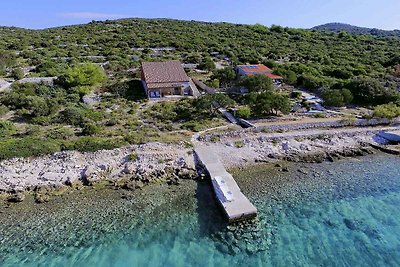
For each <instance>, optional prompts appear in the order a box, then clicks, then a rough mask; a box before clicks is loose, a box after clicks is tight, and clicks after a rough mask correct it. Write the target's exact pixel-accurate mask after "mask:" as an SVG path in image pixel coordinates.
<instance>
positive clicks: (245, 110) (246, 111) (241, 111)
mask: <svg viewBox="0 0 400 267" xmlns="http://www.w3.org/2000/svg"><path fill="white" fill-rule="evenodd" d="M250 115H251V110H250V108H249V107H248V106H242V107H240V108H238V109H237V110H236V116H237V117H239V118H244V119H246V118H248V117H250Z"/></svg>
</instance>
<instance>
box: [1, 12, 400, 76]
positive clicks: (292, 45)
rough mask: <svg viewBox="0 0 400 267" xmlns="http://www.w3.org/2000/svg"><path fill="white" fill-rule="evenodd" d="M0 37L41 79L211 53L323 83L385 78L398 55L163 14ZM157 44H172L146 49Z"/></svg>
mask: <svg viewBox="0 0 400 267" xmlns="http://www.w3.org/2000/svg"><path fill="white" fill-rule="evenodd" d="M0 35H1V36H2V37H3V38H1V41H0V50H6V51H14V52H15V53H17V54H18V56H17V58H18V62H19V64H20V65H25V66H39V68H37V70H36V73H37V74H38V75H44V76H58V74H59V72H60V70H61V69H62V66H61V65H63V64H64V65H68V64H69V62H71V61H73V62H82V61H94V62H96V63H101V62H103V63H105V62H106V63H107V64H106V65H107V66H106V67H107V70H108V71H110V72H114V73H118V72H120V71H122V70H127V69H129V68H132V67H135V66H136V67H137V66H139V64H140V61H142V60H154V59H156V58H159V59H162V58H164V59H165V58H174V59H179V60H181V61H184V62H187V63H200V62H201V61H202V60H204V59H206V58H209V57H210V56H211V55H213V56H214V57H215V58H214V60H219V59H218V58H223V57H224V56H227V57H229V59H231V61H232V62H233V63H234V64H235V63H256V62H262V61H266V60H269V61H275V62H278V63H279V64H280V67H282V68H283V69H287V70H288V69H290V70H292V71H294V72H296V74H297V75H302V74H307V75H308V76H313V77H317V78H324V80H332V79H336V78H339V79H342V78H348V77H352V76H358V75H367V76H371V77H384V76H386V75H387V74H388V69H387V67H390V66H392V65H396V63H397V58H396V56H397V55H400V49H399V45H398V44H399V40H400V39H397V38H395V39H393V38H381V37H375V36H370V37H368V36H342V35H340V34H334V35H332V34H329V33H325V32H312V31H308V30H302V29H291V28H283V27H280V26H273V27H271V28H267V27H265V26H262V25H236V24H229V23H204V22H195V21H178V20H168V19H124V20H115V21H105V22H92V23H89V24H86V25H76V26H68V27H59V28H51V29H45V30H35V31H33V30H24V29H18V28H0ZM157 47H173V48H174V49H173V50H169V51H154V50H150V49H149V48H157ZM335 70H336V72H337V70H340V71H339V72H345V74H343V73H342V74H343V75H337V73H336V72H335ZM389 72H390V71H389ZM0 74H1V62H0ZM320 82H323V81H318V83H320Z"/></svg>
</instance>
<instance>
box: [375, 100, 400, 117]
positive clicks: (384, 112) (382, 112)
mask: <svg viewBox="0 0 400 267" xmlns="http://www.w3.org/2000/svg"><path fill="white" fill-rule="evenodd" d="M373 116H374V117H376V118H386V119H394V118H396V117H399V116H400V107H399V106H397V105H396V104H394V103H389V104H385V105H380V106H376V107H375V108H374V112H373Z"/></svg>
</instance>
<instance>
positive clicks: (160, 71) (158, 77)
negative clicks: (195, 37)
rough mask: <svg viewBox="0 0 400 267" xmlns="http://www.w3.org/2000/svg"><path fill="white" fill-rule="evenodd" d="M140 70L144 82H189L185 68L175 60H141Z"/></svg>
mask: <svg viewBox="0 0 400 267" xmlns="http://www.w3.org/2000/svg"><path fill="white" fill-rule="evenodd" d="M142 71H143V75H144V80H145V81H146V83H147V84H148V85H149V84H152V83H179V82H189V77H188V76H187V74H186V72H185V70H184V69H183V67H182V65H181V63H180V62H179V61H177V60H170V61H165V62H143V63H142Z"/></svg>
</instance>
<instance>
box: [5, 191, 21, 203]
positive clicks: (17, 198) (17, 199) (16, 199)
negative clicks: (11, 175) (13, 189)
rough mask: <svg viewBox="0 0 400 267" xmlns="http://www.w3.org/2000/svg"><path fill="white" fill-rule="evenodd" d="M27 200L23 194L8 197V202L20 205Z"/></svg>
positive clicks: (18, 193)
mask: <svg viewBox="0 0 400 267" xmlns="http://www.w3.org/2000/svg"><path fill="white" fill-rule="evenodd" d="M24 200H25V195H24V194H23V193H22V192H17V193H14V194H12V195H11V196H9V197H8V199H7V201H8V202H12V203H19V202H22V201H24Z"/></svg>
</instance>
